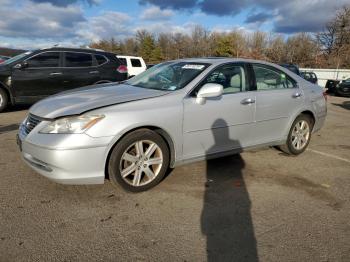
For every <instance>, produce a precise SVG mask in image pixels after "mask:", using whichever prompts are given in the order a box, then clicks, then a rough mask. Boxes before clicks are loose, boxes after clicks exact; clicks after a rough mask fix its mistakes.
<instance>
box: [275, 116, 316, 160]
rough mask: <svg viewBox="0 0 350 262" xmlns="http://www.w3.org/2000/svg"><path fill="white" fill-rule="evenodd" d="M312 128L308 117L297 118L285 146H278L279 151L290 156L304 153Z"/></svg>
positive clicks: (311, 122)
mask: <svg viewBox="0 0 350 262" xmlns="http://www.w3.org/2000/svg"><path fill="white" fill-rule="evenodd" d="M312 127H313V121H312V119H311V118H310V117H309V116H307V115H304V114H302V115H300V116H298V117H297V118H296V119H295V120H294V122H293V124H292V127H291V129H290V131H289V134H288V138H287V141H286V144H285V145H282V146H280V149H281V150H282V151H283V152H285V153H287V154H290V155H299V154H301V153H302V152H304V151H305V150H306V148H307V146H308V145H309V143H310V139H311V131H312Z"/></svg>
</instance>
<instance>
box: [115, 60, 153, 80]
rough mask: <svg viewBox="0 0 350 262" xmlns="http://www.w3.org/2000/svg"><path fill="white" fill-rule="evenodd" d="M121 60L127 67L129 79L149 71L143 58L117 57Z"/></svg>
mask: <svg viewBox="0 0 350 262" xmlns="http://www.w3.org/2000/svg"><path fill="white" fill-rule="evenodd" d="M117 57H118V58H119V60H120V61H121V62H122V63H123V64H124V65H126V66H127V68H128V77H129V78H131V77H133V76H136V75H138V74H140V73H142V72H143V71H145V70H146V69H147V66H146V63H145V61H144V60H143V58H142V57H137V56H122V55H117Z"/></svg>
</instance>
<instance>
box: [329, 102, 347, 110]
mask: <svg viewBox="0 0 350 262" xmlns="http://www.w3.org/2000/svg"><path fill="white" fill-rule="evenodd" d="M332 105H335V106H339V107H342V108H344V109H347V110H350V101H344V102H343V103H342V104H336V103H332Z"/></svg>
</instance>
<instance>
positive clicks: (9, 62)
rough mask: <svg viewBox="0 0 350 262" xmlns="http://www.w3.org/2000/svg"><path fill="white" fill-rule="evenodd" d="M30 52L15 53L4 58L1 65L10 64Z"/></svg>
mask: <svg viewBox="0 0 350 262" xmlns="http://www.w3.org/2000/svg"><path fill="white" fill-rule="evenodd" d="M31 53H32V52H25V53H22V54H19V55H16V56H14V57H12V58H10V59H8V60H6V61H5V62H3V63H2V65H9V64H12V63H13V62H16V61H17V60H20V59H22V58H23V57H25V56H27V55H30V54H31Z"/></svg>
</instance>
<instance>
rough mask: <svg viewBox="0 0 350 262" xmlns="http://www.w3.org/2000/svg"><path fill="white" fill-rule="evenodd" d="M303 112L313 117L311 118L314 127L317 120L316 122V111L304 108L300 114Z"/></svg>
mask: <svg viewBox="0 0 350 262" xmlns="http://www.w3.org/2000/svg"><path fill="white" fill-rule="evenodd" d="M302 114H303V115H307V116H309V117H310V118H311V120H312V128H314V126H315V122H316V118H315V115H314V113H313V112H312V111H311V110H304V111H302V112H301V113H300V114H299V115H302ZM299 115H298V116H299Z"/></svg>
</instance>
